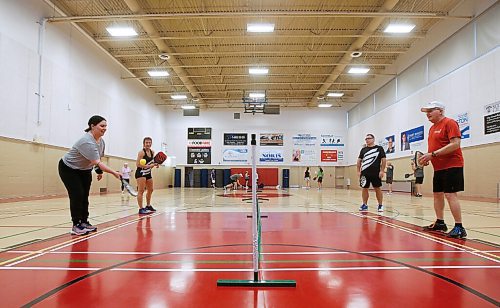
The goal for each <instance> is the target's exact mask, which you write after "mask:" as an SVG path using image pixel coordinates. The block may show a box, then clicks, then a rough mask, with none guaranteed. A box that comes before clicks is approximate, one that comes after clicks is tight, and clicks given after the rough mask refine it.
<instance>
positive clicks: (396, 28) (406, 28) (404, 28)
mask: <svg viewBox="0 0 500 308" xmlns="http://www.w3.org/2000/svg"><path fill="white" fill-rule="evenodd" d="M413 28H415V25H412V24H389V25H388V26H387V28H385V30H384V32H386V33H409V32H411V30H413Z"/></svg>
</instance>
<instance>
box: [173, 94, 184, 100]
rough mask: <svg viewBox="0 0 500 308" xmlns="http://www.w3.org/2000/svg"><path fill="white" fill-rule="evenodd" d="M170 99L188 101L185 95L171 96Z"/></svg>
mask: <svg viewBox="0 0 500 308" xmlns="http://www.w3.org/2000/svg"><path fill="white" fill-rule="evenodd" d="M170 97H171V98H172V99H175V100H181V99H187V96H186V95H184V94H174V95H170Z"/></svg>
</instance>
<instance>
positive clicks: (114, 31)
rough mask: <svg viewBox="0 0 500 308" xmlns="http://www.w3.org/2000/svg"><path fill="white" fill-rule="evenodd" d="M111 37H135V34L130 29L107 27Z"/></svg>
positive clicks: (132, 29)
mask: <svg viewBox="0 0 500 308" xmlns="http://www.w3.org/2000/svg"><path fill="white" fill-rule="evenodd" d="M106 30H107V31H108V33H109V34H111V36H136V35H137V32H135V30H134V28H132V27H108V28H106Z"/></svg>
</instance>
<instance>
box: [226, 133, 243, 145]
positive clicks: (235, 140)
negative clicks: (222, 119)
mask: <svg viewBox="0 0 500 308" xmlns="http://www.w3.org/2000/svg"><path fill="white" fill-rule="evenodd" d="M247 144H248V134H247V133H224V145H247Z"/></svg>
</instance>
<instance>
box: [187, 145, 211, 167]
mask: <svg viewBox="0 0 500 308" xmlns="http://www.w3.org/2000/svg"><path fill="white" fill-rule="evenodd" d="M187 163H188V164H190V165H210V164H211V148H187Z"/></svg>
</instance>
